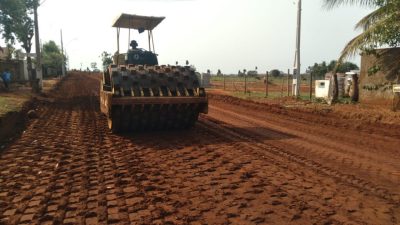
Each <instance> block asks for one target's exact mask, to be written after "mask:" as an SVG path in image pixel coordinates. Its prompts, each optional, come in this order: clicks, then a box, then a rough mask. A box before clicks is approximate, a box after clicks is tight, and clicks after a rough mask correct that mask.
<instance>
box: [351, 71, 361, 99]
mask: <svg viewBox="0 0 400 225" xmlns="http://www.w3.org/2000/svg"><path fill="white" fill-rule="evenodd" d="M351 79H352V83H353V84H352V85H353V93H352V95H351V101H352V102H358V99H359V90H358V75H357V74H353V75H352V77H351Z"/></svg>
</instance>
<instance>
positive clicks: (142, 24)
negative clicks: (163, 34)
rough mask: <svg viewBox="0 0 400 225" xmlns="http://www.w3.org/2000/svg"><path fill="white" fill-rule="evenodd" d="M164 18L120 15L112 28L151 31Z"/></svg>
mask: <svg viewBox="0 0 400 225" xmlns="http://www.w3.org/2000/svg"><path fill="white" fill-rule="evenodd" d="M164 19H165V17H154V16H139V15H132V14H125V13H122V14H121V15H120V16H119V17H118V18H117V19H116V20H115V22H114V24H113V27H120V28H130V29H136V30H139V31H141V30H142V31H143V30H153V29H154V28H155V27H156V26H157V25H158V24H159V23H161V21H163V20H164Z"/></svg>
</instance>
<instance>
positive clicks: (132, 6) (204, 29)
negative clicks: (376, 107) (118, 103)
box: [38, 0, 371, 74]
mask: <svg viewBox="0 0 400 225" xmlns="http://www.w3.org/2000/svg"><path fill="white" fill-rule="evenodd" d="M370 11H371V9H369V8H361V7H359V6H342V7H338V8H334V9H332V10H327V9H326V8H324V7H323V1H322V0H303V10H302V31H301V67H302V71H305V69H306V68H307V67H308V66H311V65H313V64H314V63H315V62H318V63H320V62H322V61H327V62H329V61H330V60H333V59H337V58H338V56H339V54H340V52H341V50H342V49H343V47H344V45H345V44H346V43H347V42H348V41H349V40H350V39H351V38H352V37H354V36H356V35H357V34H358V33H360V31H355V30H354V25H355V24H356V23H357V21H358V20H360V19H361V18H362V17H363V16H365V15H366V14H367V13H369V12H370ZM38 13H39V26H40V32H39V34H40V39H41V41H42V43H44V42H47V41H49V40H54V41H56V42H57V43H58V44H59V45H60V42H61V41H60V30H61V29H62V32H63V40H64V48H65V50H66V52H67V55H68V57H69V67H70V68H71V69H72V68H76V69H80V68H82V69H85V68H87V67H90V64H91V62H96V63H97V65H98V67H99V68H100V67H101V66H100V65H101V58H100V54H101V53H102V52H103V51H107V52H110V53H114V52H115V51H116V50H117V39H116V29H115V28H112V23H113V21H114V20H115V19H116V18H117V17H118V16H119V15H120V14H121V13H128V14H137V15H146V16H165V17H166V19H165V20H164V21H163V22H162V23H161V24H160V25H159V26H158V27H156V28H155V29H154V31H153V35H154V41H155V50H156V53H157V54H158V59H159V63H160V64H175V62H176V61H178V62H179V63H180V64H182V65H183V64H184V63H185V62H186V60H189V62H190V64H192V65H194V66H195V67H196V68H197V70H198V71H199V72H205V71H206V70H207V69H210V70H211V71H212V72H216V71H217V70H218V69H220V70H221V71H222V72H223V73H225V74H230V73H237V72H238V70H243V69H246V70H253V69H254V68H255V67H256V66H257V67H258V71H259V72H262V73H263V72H265V71H267V70H268V71H270V70H272V69H279V70H282V71H287V69H292V68H293V66H294V59H295V58H294V56H295V49H296V19H297V18H296V15H297V0H44V1H43V0H42V4H41V6H40V8H39V11H38ZM131 38H132V39H135V40H137V41H138V43H139V47H142V48H148V47H147V46H148V44H147V35H146V33H142V34H139V33H138V32H134V31H132V32H131ZM120 44H121V52H123V51H126V50H127V49H128V31H127V30H122V31H121V39H120ZM350 61H352V62H355V63H356V64H359V61H360V58H359V57H355V58H352V59H351V60H350Z"/></svg>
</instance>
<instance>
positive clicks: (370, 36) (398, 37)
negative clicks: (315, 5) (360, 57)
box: [324, 0, 400, 62]
mask: <svg viewBox="0 0 400 225" xmlns="http://www.w3.org/2000/svg"><path fill="white" fill-rule="evenodd" d="M324 2H325V5H326V6H327V7H328V8H333V7H336V6H340V5H344V4H353V5H363V6H369V7H372V8H374V10H373V11H372V12H371V13H370V14H368V15H367V16H365V17H364V18H362V19H361V20H360V21H359V22H358V23H357V24H356V29H361V30H363V32H362V33H361V34H360V35H358V36H356V37H355V38H353V39H352V40H351V41H350V42H349V43H348V44H347V45H346V46H345V48H344V49H343V51H342V54H341V56H340V58H339V62H341V61H343V59H344V58H346V57H348V56H352V55H355V54H356V52H357V51H358V50H359V49H373V48H376V47H379V46H389V47H396V46H399V45H400V32H399V30H400V1H399V0H324Z"/></svg>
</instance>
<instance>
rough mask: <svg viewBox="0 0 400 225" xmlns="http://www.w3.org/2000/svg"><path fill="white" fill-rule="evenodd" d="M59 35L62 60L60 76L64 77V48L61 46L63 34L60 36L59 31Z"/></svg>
mask: <svg viewBox="0 0 400 225" xmlns="http://www.w3.org/2000/svg"><path fill="white" fill-rule="evenodd" d="M60 34H61V52H62V59H61V67H62V68H61V71H62V76H65V62H64V58H65V56H64V46H63V34H62V30H60Z"/></svg>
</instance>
